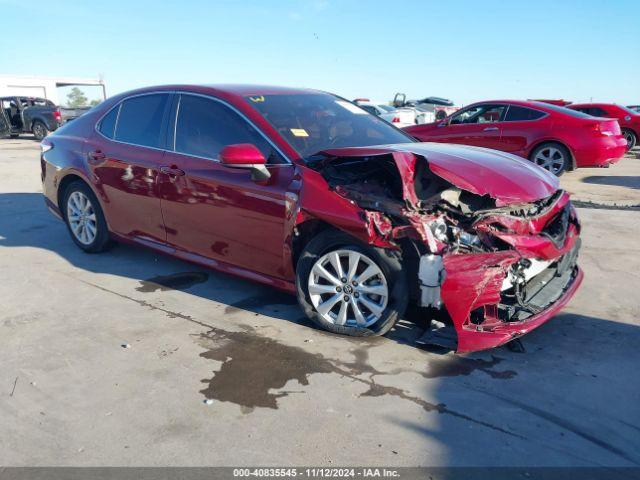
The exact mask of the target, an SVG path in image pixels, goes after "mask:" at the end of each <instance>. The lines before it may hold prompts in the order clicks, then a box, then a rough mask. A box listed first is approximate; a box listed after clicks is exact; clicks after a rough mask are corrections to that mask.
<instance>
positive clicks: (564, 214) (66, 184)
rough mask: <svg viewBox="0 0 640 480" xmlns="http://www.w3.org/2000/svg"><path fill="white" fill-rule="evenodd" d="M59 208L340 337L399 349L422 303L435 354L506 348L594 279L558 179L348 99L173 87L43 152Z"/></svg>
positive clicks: (116, 106) (116, 103) (51, 202)
mask: <svg viewBox="0 0 640 480" xmlns="http://www.w3.org/2000/svg"><path fill="white" fill-rule="evenodd" d="M41 163H42V182H43V190H44V195H45V199H46V203H47V205H48V206H49V208H50V209H51V211H52V212H53V213H54V214H55V215H57V216H58V217H60V218H61V219H62V220H64V221H65V223H66V225H67V227H68V230H69V233H70V235H71V238H72V239H73V241H74V242H75V243H76V244H77V245H78V247H80V248H81V249H83V250H84V251H86V252H101V251H104V250H106V249H107V248H108V247H109V245H110V243H111V241H112V240H120V241H125V242H132V243H136V244H141V245H145V246H147V247H150V248H153V249H155V250H157V251H159V252H163V253H166V254H169V255H173V256H175V257H178V258H181V259H184V260H188V261H191V262H195V263H198V264H201V265H204V266H207V267H210V268H213V269H216V270H220V271H223V272H227V273H231V274H234V275H238V276H240V277H244V278H246V279H249V280H253V281H257V282H262V283H265V284H268V285H272V286H274V287H276V288H279V289H281V290H285V291H287V292H291V293H292V294H297V297H298V300H299V302H300V305H301V307H302V309H303V310H304V312H305V313H306V314H307V315H308V316H309V318H311V319H312V320H313V321H314V322H315V323H316V324H317V325H319V326H320V327H322V328H325V329H327V330H329V331H332V332H336V333H340V334H346V335H354V336H366V335H382V334H384V333H386V332H388V331H389V329H391V328H392V327H393V325H394V324H395V322H396V320H397V319H398V318H399V317H400V316H402V315H403V313H404V311H405V309H406V307H407V305H408V303H409V302H414V303H416V304H417V305H419V306H420V307H423V312H424V315H425V316H428V317H427V318H434V317H436V316H437V318H439V319H440V320H441V321H438V322H433V323H432V328H431V330H430V332H429V339H430V340H429V341H431V342H432V343H436V344H442V345H446V346H449V347H451V348H454V349H457V351H460V352H466V351H473V350H480V349H484V348H490V347H494V346H497V345H501V344H503V343H505V342H508V341H509V340H511V339H514V338H517V337H519V336H521V335H524V334H525V333H527V332H528V331H530V330H532V329H533V328H536V327H538V326H539V325H540V324H542V323H543V322H545V321H547V320H548V319H549V318H551V317H552V316H553V315H554V314H555V313H556V312H558V310H560V309H561V308H562V307H563V306H564V305H565V304H566V303H567V302H568V301H569V299H570V298H571V297H572V296H573V294H574V292H575V291H576V289H577V288H578V286H579V285H580V282H581V280H582V272H581V270H580V269H579V268H578V266H577V265H576V259H577V254H578V249H579V245H580V240H579V233H580V225H579V223H578V219H577V218H576V211H575V209H574V208H573V206H572V205H571V202H570V200H569V195H568V194H567V193H566V192H564V191H562V190H560V189H559V188H558V180H557V179H556V177H554V176H553V175H551V174H550V173H548V172H546V171H544V170H542V169H540V168H538V167H536V166H534V165H532V164H531V163H529V162H527V161H524V160H521V159H519V158H518V157H515V156H512V155H509V154H504V153H500V152H495V151H490V150H486V149H480V148H474V147H466V146H454V145H439V144H421V143H417V142H415V140H414V139H413V138H411V137H409V136H408V135H406V134H405V133H404V132H402V131H401V130H398V129H396V128H395V127H393V126H392V125H390V124H388V123H386V122H385V121H383V120H380V119H379V118H376V117H375V116H373V115H370V114H368V113H367V112H365V111H364V110H362V109H360V108H359V107H358V106H356V105H354V104H352V103H351V102H349V101H347V100H344V99H342V98H340V97H336V96H334V95H331V94H328V93H323V92H318V91H313V90H297V89H291V88H277V87H258V86H164V87H155V88H146V89H142V90H137V91H133V92H128V93H124V94H121V95H118V96H116V97H113V98H111V99H109V100H107V101H105V102H103V103H102V104H100V105H98V106H97V107H95V108H93V109H92V110H90V111H89V112H88V113H86V114H85V115H83V116H82V117H80V118H78V119H77V120H74V121H73V122H70V123H67V124H66V125H65V126H63V127H62V128H60V129H59V130H57V131H56V132H55V133H54V134H52V135H50V136H48V137H47V138H46V139H45V140H44V141H43V142H42V157H41Z"/></svg>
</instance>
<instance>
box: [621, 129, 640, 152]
mask: <svg viewBox="0 0 640 480" xmlns="http://www.w3.org/2000/svg"><path fill="white" fill-rule="evenodd" d="M622 135H623V136H624V139H625V140H626V141H627V150H631V149H632V148H634V147H635V146H636V144H637V143H638V138H637V137H636V134H635V133H633V132H632V131H631V130H627V129H626V128H625V129H623V130H622Z"/></svg>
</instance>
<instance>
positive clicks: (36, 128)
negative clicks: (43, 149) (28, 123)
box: [31, 120, 49, 140]
mask: <svg viewBox="0 0 640 480" xmlns="http://www.w3.org/2000/svg"><path fill="white" fill-rule="evenodd" d="M31 130H32V131H33V136H34V137H36V140H42V139H43V138H44V137H46V136H47V135H49V129H48V128H47V126H46V125H45V124H44V123H43V122H41V121H40V120H36V121H35V122H33V127H32V128H31Z"/></svg>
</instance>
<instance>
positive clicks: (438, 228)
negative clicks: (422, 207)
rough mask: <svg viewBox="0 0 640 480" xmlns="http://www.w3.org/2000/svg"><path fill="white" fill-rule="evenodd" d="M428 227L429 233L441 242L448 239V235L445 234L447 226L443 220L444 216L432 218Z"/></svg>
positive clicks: (447, 229)
mask: <svg viewBox="0 0 640 480" xmlns="http://www.w3.org/2000/svg"><path fill="white" fill-rule="evenodd" d="M429 228H430V229H431V233H433V236H434V237H435V238H436V239H437V240H440V241H441V242H446V241H447V240H449V236H448V235H447V233H448V231H449V227H448V226H447V224H446V222H445V221H444V218H442V217H440V218H438V219H436V220H434V221H433V222H431V224H430V225H429Z"/></svg>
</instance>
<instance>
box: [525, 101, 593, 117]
mask: <svg viewBox="0 0 640 480" xmlns="http://www.w3.org/2000/svg"><path fill="white" fill-rule="evenodd" d="M533 103H534V104H537V105H540V107H541V108H544V109H546V110H551V111H554V112H557V113H563V114H565V115H569V116H570V117H575V118H589V117H590V116H589V115H587V114H586V113H584V112H579V111H578V110H573V109H571V108H565V107H560V106H558V105H553V104H552V103H544V102H533Z"/></svg>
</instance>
